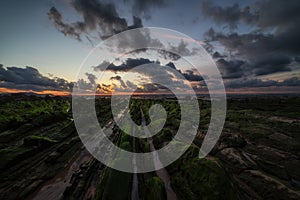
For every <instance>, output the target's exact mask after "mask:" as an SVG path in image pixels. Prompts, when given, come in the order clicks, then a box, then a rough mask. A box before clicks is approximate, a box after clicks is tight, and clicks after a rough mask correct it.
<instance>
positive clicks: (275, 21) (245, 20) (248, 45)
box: [202, 0, 300, 78]
mask: <svg viewBox="0 0 300 200" xmlns="http://www.w3.org/2000/svg"><path fill="white" fill-rule="evenodd" d="M299 10H300V4H299V2H298V1H296V0H291V1H289V3H286V2H283V1H279V0H272V1H271V0H266V1H261V2H258V3H256V4H255V7H254V6H245V7H243V8H241V7H240V6H239V5H238V4H234V5H232V6H227V7H222V6H217V5H213V4H212V3H211V2H207V1H204V2H203V3H202V12H203V14H204V15H205V16H207V17H210V18H211V19H212V20H213V21H214V22H216V23H217V24H224V25H229V26H230V27H231V30H230V31H229V32H224V29H223V31H215V30H214V29H213V28H211V29H209V30H208V31H207V32H206V34H205V37H206V40H207V41H208V43H219V44H221V45H222V46H223V47H225V49H226V50H227V52H228V53H227V55H225V56H228V57H230V59H231V60H242V61H244V62H245V63H246V64H244V65H243V72H244V74H243V76H245V77H246V76H249V75H252V76H260V75H268V74H273V73H278V72H286V71H291V67H290V66H291V64H292V62H293V61H296V59H295V58H297V57H298V56H299V55H300V45H299V44H300V38H299V35H300V26H299V24H300V12H299ZM239 24H246V25H250V26H251V29H250V30H251V31H250V32H248V33H247V32H245V29H244V30H243V33H240V32H239V31H238V25H239ZM233 29H236V30H235V31H234V30H233ZM225 53H226V52H225ZM237 69H238V68H237ZM237 72H238V71H237ZM238 77H239V76H237V78H238Z"/></svg>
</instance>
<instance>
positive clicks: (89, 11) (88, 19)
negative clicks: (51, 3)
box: [48, 0, 143, 42]
mask: <svg viewBox="0 0 300 200" xmlns="http://www.w3.org/2000/svg"><path fill="white" fill-rule="evenodd" d="M71 6H72V7H73V8H74V9H75V10H76V11H77V13H78V14H80V15H81V16H82V18H83V21H78V22H74V23H67V22H64V21H63V16H62V14H61V13H60V12H59V11H58V10H57V9H56V8H55V7H52V8H51V9H50V11H49V12H48V17H49V19H50V20H51V21H52V22H53V24H54V25H55V27H56V28H57V29H58V30H59V31H60V32H62V33H63V34H64V35H67V36H72V37H75V38H76V39H77V40H81V36H82V35H85V36H87V37H88V36H89V35H90V34H91V32H95V33H96V34H97V35H98V36H99V37H100V38H99V39H102V40H103V39H106V38H108V37H110V36H112V35H114V34H117V33H120V32H122V31H125V30H129V29H133V28H139V27H142V26H143V25H142V20H141V19H140V18H138V17H135V16H133V24H132V25H128V23H127V21H126V19H125V18H121V17H120V16H119V14H118V12H117V9H116V7H115V4H113V3H104V2H100V1H97V0H73V1H71ZM88 38H90V37H88ZM89 40H90V39H89ZM98 42H99V41H98Z"/></svg>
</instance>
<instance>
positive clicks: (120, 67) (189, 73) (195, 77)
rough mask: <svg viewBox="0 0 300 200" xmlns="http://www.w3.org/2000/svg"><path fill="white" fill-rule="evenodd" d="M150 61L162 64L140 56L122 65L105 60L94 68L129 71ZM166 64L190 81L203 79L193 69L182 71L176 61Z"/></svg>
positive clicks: (98, 69) (129, 59)
mask: <svg viewBox="0 0 300 200" xmlns="http://www.w3.org/2000/svg"><path fill="white" fill-rule="evenodd" d="M149 63H154V64H160V63H159V62H158V61H151V60H149V59H145V58H139V59H133V58H128V59H127V60H126V61H125V62H123V63H122V64H120V65H114V64H113V63H112V64H109V63H108V62H106V61H104V62H103V63H101V64H100V65H98V66H96V67H93V68H94V71H104V70H108V71H112V72H127V71H129V70H131V69H134V68H135V67H137V66H140V65H143V64H149ZM107 65H108V67H107V68H106V69H105V67H106V66H107ZM166 66H168V67H170V68H172V69H174V70H176V71H177V72H179V73H180V74H181V75H183V76H184V77H185V78H186V79H187V80H189V81H201V80H203V78H202V76H200V75H198V74H195V73H194V71H192V70H186V71H184V72H182V71H181V70H178V69H177V68H176V67H175V65H174V63H172V62H169V63H167V64H166ZM162 67H163V66H162ZM144 73H146V72H144ZM163 75H165V76H167V77H168V76H169V75H168V74H165V72H164V73H163ZM112 78H113V79H115V78H116V77H112ZM168 78H169V77H168Z"/></svg>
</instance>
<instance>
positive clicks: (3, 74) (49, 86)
mask: <svg viewBox="0 0 300 200" xmlns="http://www.w3.org/2000/svg"><path fill="white" fill-rule="evenodd" d="M0 87H5V88H10V89H23V90H34V91H42V90H66V91H70V90H71V88H72V87H73V83H70V82H68V81H66V80H65V79H62V78H57V77H55V78H48V77H45V76H43V75H42V74H40V72H39V71H38V70H37V69H35V68H33V67H26V68H19V67H7V68H4V67H3V65H0Z"/></svg>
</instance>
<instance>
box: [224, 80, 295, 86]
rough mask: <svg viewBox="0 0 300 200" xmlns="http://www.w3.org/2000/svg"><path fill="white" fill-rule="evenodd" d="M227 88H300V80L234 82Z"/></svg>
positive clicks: (228, 83) (228, 84) (227, 84)
mask: <svg viewBox="0 0 300 200" xmlns="http://www.w3.org/2000/svg"><path fill="white" fill-rule="evenodd" d="M225 85H226V88H257V87H270V86H274V87H284V86H300V79H299V78H298V77H292V78H289V79H286V80H283V81H274V80H266V81H263V80H260V79H245V80H234V81H230V82H227V83H226V84H225Z"/></svg>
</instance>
